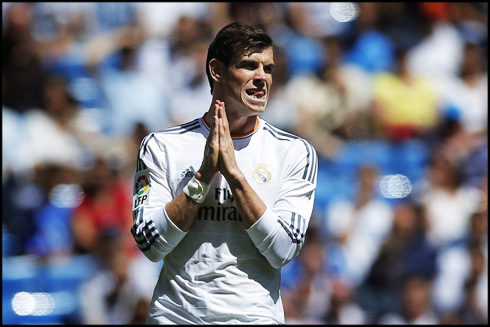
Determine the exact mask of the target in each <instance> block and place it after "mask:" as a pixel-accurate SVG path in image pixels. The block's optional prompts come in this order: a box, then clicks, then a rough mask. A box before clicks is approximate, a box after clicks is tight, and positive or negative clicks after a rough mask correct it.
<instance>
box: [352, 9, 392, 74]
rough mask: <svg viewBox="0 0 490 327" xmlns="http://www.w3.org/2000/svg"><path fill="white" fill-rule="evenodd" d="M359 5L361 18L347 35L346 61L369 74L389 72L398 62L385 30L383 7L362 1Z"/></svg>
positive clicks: (359, 16)
mask: <svg viewBox="0 0 490 327" xmlns="http://www.w3.org/2000/svg"><path fill="white" fill-rule="evenodd" d="M358 5H359V15H358V16H357V18H356V19H355V20H354V21H353V26H352V30H351V31H349V34H346V40H347V41H346V42H345V43H344V47H345V52H346V53H345V61H346V62H347V63H349V64H352V65H356V66H358V67H359V68H361V69H363V70H364V71H365V72H366V73H369V74H374V73H379V72H386V71H389V70H390V69H391V67H393V64H394V61H395V56H394V54H395V53H394V50H395V49H394V46H395V45H394V43H393V40H391V39H390V37H389V36H388V35H387V34H386V33H385V32H383V31H382V30H381V26H380V7H381V6H383V4H381V3H378V2H359V3H358Z"/></svg>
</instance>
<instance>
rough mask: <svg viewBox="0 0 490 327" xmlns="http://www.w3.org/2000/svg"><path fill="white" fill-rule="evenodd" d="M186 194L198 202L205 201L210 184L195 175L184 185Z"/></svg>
mask: <svg viewBox="0 0 490 327" xmlns="http://www.w3.org/2000/svg"><path fill="white" fill-rule="evenodd" d="M182 192H184V194H186V195H187V196H188V197H190V198H191V199H192V200H193V201H195V202H197V203H203V202H204V199H205V198H206V196H207V195H208V192H209V184H207V183H205V182H203V181H200V180H198V179H197V178H196V177H195V176H194V177H192V179H191V180H190V181H189V182H188V183H187V185H186V186H184V189H183V190H182Z"/></svg>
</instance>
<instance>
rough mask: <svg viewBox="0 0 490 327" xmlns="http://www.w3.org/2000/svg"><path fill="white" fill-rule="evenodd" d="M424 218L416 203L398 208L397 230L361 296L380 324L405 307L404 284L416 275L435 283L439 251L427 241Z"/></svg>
mask: <svg viewBox="0 0 490 327" xmlns="http://www.w3.org/2000/svg"><path fill="white" fill-rule="evenodd" d="M424 228H425V226H424V223H423V217H422V215H421V214H420V212H419V209H418V208H417V207H416V205H415V204H414V203H412V202H408V201H403V202H400V203H398V204H397V205H396V208H395V214H394V221H393V227H392V229H391V232H390V234H389V235H388V236H387V237H386V239H385V241H384V242H383V244H382V247H381V249H380V251H379V254H378V255H377V257H376V258H375V260H374V263H373V264H372V267H371V269H370V271H369V273H368V275H367V277H366V280H365V282H364V284H363V285H361V286H360V289H359V291H358V292H359V296H360V298H359V299H360V303H361V305H362V307H363V308H364V309H365V310H366V311H368V312H369V313H370V314H371V315H372V316H373V318H374V319H375V320H376V319H377V318H379V317H380V315H383V314H385V313H388V312H390V311H391V312H396V311H398V310H399V309H400V306H401V302H400V299H401V293H400V291H401V288H402V284H403V281H404V280H405V279H406V278H408V277H409V276H412V275H417V276H423V277H424V278H426V279H428V280H429V279H432V278H433V277H434V276H435V275H436V273H437V271H436V254H437V252H436V250H437V249H436V248H434V247H433V246H432V245H431V244H430V243H429V242H428V240H427V237H426V234H425V229H424Z"/></svg>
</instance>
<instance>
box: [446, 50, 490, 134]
mask: <svg viewBox="0 0 490 327" xmlns="http://www.w3.org/2000/svg"><path fill="white" fill-rule="evenodd" d="M486 69H487V67H485V60H484V53H483V50H482V48H481V47H480V46H478V45H476V44H472V43H466V44H465V46H464V48H463V58H462V62H461V65H460V66H459V69H458V71H459V78H455V79H453V80H451V82H450V83H447V85H445V87H444V90H443V97H444V100H445V102H446V103H447V106H448V107H449V108H451V110H452V111H451V112H450V113H448V114H451V115H453V117H454V118H455V119H456V120H457V121H458V122H459V123H460V125H461V127H462V129H463V130H464V131H466V132H467V133H470V134H473V135H478V134H483V135H485V133H486V132H488V72H487V70H486Z"/></svg>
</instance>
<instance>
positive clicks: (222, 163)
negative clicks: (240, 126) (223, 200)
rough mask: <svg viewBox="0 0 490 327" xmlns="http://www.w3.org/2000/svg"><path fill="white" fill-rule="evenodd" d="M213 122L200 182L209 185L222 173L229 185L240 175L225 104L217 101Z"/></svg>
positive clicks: (205, 150)
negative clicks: (216, 175)
mask: <svg viewBox="0 0 490 327" xmlns="http://www.w3.org/2000/svg"><path fill="white" fill-rule="evenodd" d="M214 106H215V109H214V116H213V121H212V124H211V129H210V132H209V136H208V139H207V141H206V146H205V149H204V158H203V162H202V165H201V168H200V169H199V172H200V175H201V176H200V180H201V181H203V182H204V183H209V182H210V181H211V179H212V178H213V176H214V175H215V174H216V173H217V172H218V171H220V172H221V173H222V174H223V176H224V177H225V178H226V180H227V181H228V183H232V181H233V179H234V177H236V176H237V174H240V170H239V169H238V165H237V163H236V159H235V147H234V145H233V139H232V138H231V134H230V126H229V124H228V118H227V116H226V111H225V103H224V102H222V101H219V100H216V103H215V105H214Z"/></svg>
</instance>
